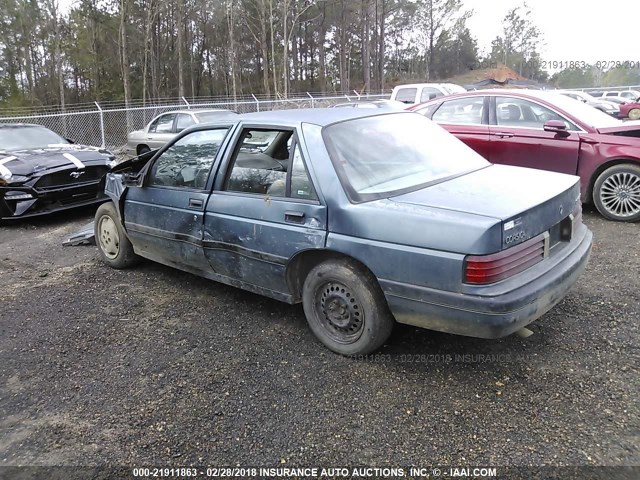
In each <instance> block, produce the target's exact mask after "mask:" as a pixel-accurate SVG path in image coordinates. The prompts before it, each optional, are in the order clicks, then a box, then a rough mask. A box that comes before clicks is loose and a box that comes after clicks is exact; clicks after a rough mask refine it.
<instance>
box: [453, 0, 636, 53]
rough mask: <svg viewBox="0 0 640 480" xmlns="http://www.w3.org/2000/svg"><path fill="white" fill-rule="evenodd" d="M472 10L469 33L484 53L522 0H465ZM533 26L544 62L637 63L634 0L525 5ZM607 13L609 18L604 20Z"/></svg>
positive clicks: (537, 0) (545, 0) (548, 0)
mask: <svg viewBox="0 0 640 480" xmlns="http://www.w3.org/2000/svg"><path fill="white" fill-rule="evenodd" d="M463 2H464V5H465V7H466V8H467V9H473V10H474V11H475V14H474V16H473V17H472V18H471V19H470V20H469V23H468V25H469V29H470V30H471V33H472V34H473V35H474V36H475V37H476V38H477V39H478V47H479V48H480V49H481V50H482V51H483V53H488V52H489V51H490V50H491V41H492V40H493V39H494V38H495V37H496V36H497V35H500V34H502V19H503V18H504V16H505V15H506V13H507V12H508V11H509V9H511V8H513V7H516V6H518V5H522V4H523V0H463ZM527 5H528V6H529V7H530V9H531V13H532V17H533V21H534V22H535V23H536V25H537V26H538V28H540V30H541V31H542V34H543V37H544V43H545V44H546V45H544V46H542V48H541V49H540V51H541V54H542V58H543V59H544V60H548V61H554V60H555V61H571V60H579V61H585V62H589V63H595V62H597V61H608V60H620V61H626V60H628V61H633V62H636V63H637V62H640V26H639V24H638V15H639V14H640V2H638V1H637V0H607V1H604V2H586V1H579V0H529V1H528V2H527ZM608 14H611V15H608Z"/></svg>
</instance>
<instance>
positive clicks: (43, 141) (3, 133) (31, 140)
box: [0, 126, 69, 150]
mask: <svg viewBox="0 0 640 480" xmlns="http://www.w3.org/2000/svg"><path fill="white" fill-rule="evenodd" d="M61 143H69V142H67V141H66V140H65V139H64V138H62V137H61V136H59V135H58V134H56V133H53V132H52V131H51V130H49V129H48V128H45V127H35V126H34V127H8V128H0V150H34V149H37V148H45V147H47V146H49V145H55V144H61Z"/></svg>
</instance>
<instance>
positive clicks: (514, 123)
mask: <svg viewBox="0 0 640 480" xmlns="http://www.w3.org/2000/svg"><path fill="white" fill-rule="evenodd" d="M565 98H567V97H565ZM567 100H568V101H571V102H576V101H575V100H572V99H567ZM576 103H577V105H580V103H578V102H576ZM588 108H591V107H588ZM549 120H559V121H561V122H564V123H565V125H567V129H569V130H578V127H576V126H575V125H574V124H573V123H571V122H569V121H568V120H567V119H566V118H564V117H562V116H561V115H559V114H557V113H556V112H554V111H553V110H551V109H549V108H547V107H544V106H542V105H540V104H539V103H535V102H531V101H529V100H524V99H522V98H515V97H496V122H497V124H498V125H500V126H505V127H521V128H537V129H542V128H543V127H544V124H545V123H546V122H548V121H549Z"/></svg>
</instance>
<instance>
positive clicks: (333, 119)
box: [240, 108, 410, 127]
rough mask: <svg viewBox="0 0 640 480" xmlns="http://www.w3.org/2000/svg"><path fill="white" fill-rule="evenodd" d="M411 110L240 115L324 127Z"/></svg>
mask: <svg viewBox="0 0 640 480" xmlns="http://www.w3.org/2000/svg"><path fill="white" fill-rule="evenodd" d="M405 113H410V112H405V111H389V110H383V109H367V108H300V109H294V110H272V111H268V112H258V113H244V114H242V115H240V118H241V119H244V120H257V121H259V122H260V123H265V124H268V123H274V124H276V125H290V126H294V125H299V124H301V123H311V124H314V125H318V126H321V127H324V126H326V125H331V124H332V123H337V122H341V121H344V120H351V119H355V118H363V117H373V116H377V115H398V114H405Z"/></svg>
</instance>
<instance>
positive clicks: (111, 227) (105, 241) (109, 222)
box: [98, 215, 120, 260]
mask: <svg viewBox="0 0 640 480" xmlns="http://www.w3.org/2000/svg"><path fill="white" fill-rule="evenodd" d="M98 243H99V244H100V249H101V250H102V251H103V253H104V255H105V256H106V257H107V258H108V259H110V260H113V259H115V258H116V257H117V256H118V253H120V236H119V235H118V228H117V227H116V223H115V222H114V221H113V219H112V218H111V217H110V216H108V215H103V216H102V217H100V220H99V221H98Z"/></svg>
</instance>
